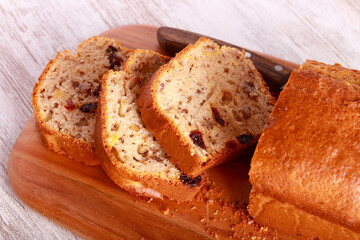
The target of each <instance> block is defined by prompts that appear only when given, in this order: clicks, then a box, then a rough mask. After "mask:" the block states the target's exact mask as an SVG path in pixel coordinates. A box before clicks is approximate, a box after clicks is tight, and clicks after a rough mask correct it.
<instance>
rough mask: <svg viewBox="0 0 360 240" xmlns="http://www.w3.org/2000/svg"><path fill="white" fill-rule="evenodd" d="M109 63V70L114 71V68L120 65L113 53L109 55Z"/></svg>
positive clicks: (119, 60) (118, 59)
mask: <svg viewBox="0 0 360 240" xmlns="http://www.w3.org/2000/svg"><path fill="white" fill-rule="evenodd" d="M109 63H110V67H109V68H110V69H114V68H115V67H116V66H120V65H121V59H120V58H119V57H118V56H116V54H115V53H111V54H110V55H109Z"/></svg>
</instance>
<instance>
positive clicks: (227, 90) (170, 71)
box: [138, 38, 274, 176]
mask: <svg viewBox="0 0 360 240" xmlns="http://www.w3.org/2000/svg"><path fill="white" fill-rule="evenodd" d="M138 103H139V105H140V107H141V114H142V118H143V120H144V123H145V126H146V127H147V128H148V129H150V131H151V132H152V133H153V134H154V136H155V137H156V139H157V140H158V141H159V143H160V144H161V145H162V146H163V148H164V149H165V151H166V153H167V154H168V155H169V156H170V157H171V161H172V162H173V163H174V164H176V165H178V166H179V167H180V169H181V170H182V171H184V172H185V173H186V174H188V175H190V176H197V175H199V174H201V173H203V172H204V171H205V170H206V169H208V168H210V167H211V166H213V165H216V164H219V163H222V162H224V161H227V160H230V159H234V158H235V157H237V156H238V155H239V154H240V153H241V152H242V151H243V150H244V149H246V148H247V147H248V146H249V145H251V144H253V143H255V142H256V141H257V139H258V138H259V136H260V134H261V132H262V130H263V127H264V126H265V124H266V122H267V120H268V117H269V116H270V113H271V110H272V108H273V104H274V99H273V97H272V96H271V95H270V93H269V90H268V87H267V86H266V84H265V82H264V81H263V79H262V77H261V75H260V74H259V72H258V71H257V70H256V69H255V67H254V65H253V63H252V62H251V61H250V60H249V59H248V58H247V57H246V56H245V52H240V51H239V50H238V49H234V48H229V47H225V46H223V47H221V48H219V46H218V45H217V44H215V43H214V42H212V41H210V40H208V39H206V38H201V39H199V40H198V42H197V43H196V44H195V45H189V46H188V47H186V48H185V49H184V50H182V51H181V52H180V53H178V54H177V55H176V57H175V58H174V59H172V60H171V61H170V62H169V63H168V64H167V65H165V66H163V67H162V68H161V69H160V70H159V71H157V72H156V74H155V75H154V76H153V77H152V79H151V80H150V81H148V82H147V84H146V85H145V86H144V87H143V88H142V91H141V94H140V97H139V101H138Z"/></svg>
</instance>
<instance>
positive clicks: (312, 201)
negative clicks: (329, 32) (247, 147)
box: [249, 60, 360, 238]
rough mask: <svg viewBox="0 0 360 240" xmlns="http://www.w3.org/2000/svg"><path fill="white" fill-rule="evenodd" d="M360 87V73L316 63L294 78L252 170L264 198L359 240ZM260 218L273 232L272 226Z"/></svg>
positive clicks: (256, 188)
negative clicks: (356, 235) (327, 222)
mask: <svg viewBox="0 0 360 240" xmlns="http://www.w3.org/2000/svg"><path fill="white" fill-rule="evenodd" d="M359 84H360V71H357V70H351V69H347V68H344V67H342V66H340V65H339V64H335V65H326V64H323V63H319V62H316V61H310V60H309V61H307V62H305V63H304V64H303V65H302V66H301V67H300V69H299V71H293V73H292V75H291V77H290V79H289V82H288V83H287V84H286V86H285V88H284V90H283V91H282V92H281V94H280V96H279V99H278V101H277V103H276V104H275V107H274V110H273V112H272V114H271V116H270V119H269V122H268V124H267V126H266V127H265V129H264V132H263V133H262V135H261V138H260V140H259V143H258V145H257V148H256V150H255V153H254V156H253V159H252V162H251V169H250V181H251V183H252V184H253V186H254V191H255V192H256V193H258V194H262V195H263V196H265V197H270V198H273V199H275V200H276V201H279V202H281V203H287V204H291V205H293V206H294V207H296V208H299V209H300V210H302V211H304V212H306V213H308V214H311V215H314V216H317V217H319V218H321V219H323V220H324V221H329V222H331V223H333V224H337V225H339V226H342V227H344V228H348V229H349V231H353V232H355V233H358V234H359V235H358V238H360V192H359V189H360V171H359V168H360V161H359V158H360V147H359V146H360V145H359V139H360V101H359V100H360V85H359ZM255 206H256V204H251V203H250V208H249V211H250V213H254V212H256V211H259V209H256V207H255ZM253 217H254V218H255V220H257V221H259V222H260V223H261V224H268V225H270V226H271V223H272V220H271V219H270V218H264V217H261V218H258V217H257V216H256V215H254V214H253ZM284 221H286V220H285V219H284ZM283 224H284V226H287V223H286V222H283ZM324 234H325V233H324ZM310 237H311V236H310ZM318 237H319V236H318Z"/></svg>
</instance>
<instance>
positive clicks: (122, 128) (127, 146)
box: [95, 50, 203, 201]
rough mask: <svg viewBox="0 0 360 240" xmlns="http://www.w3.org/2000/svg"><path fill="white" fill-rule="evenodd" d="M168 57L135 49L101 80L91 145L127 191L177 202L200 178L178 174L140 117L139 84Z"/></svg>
mask: <svg viewBox="0 0 360 240" xmlns="http://www.w3.org/2000/svg"><path fill="white" fill-rule="evenodd" d="M168 61H169V58H168V57H165V56H162V55H160V54H158V53H155V52H153V51H150V50H136V51H135V52H134V53H133V54H132V55H131V57H130V58H129V59H128V60H127V62H126V63H125V64H124V66H123V70H122V71H119V72H112V71H111V72H109V73H108V74H106V75H105V76H104V78H103V84H102V90H101V94H100V100H99V108H98V111H99V112H98V115H97V124H96V135H95V147H96V153H97V155H98V156H99V159H100V161H101V165H102V167H103V168H104V170H105V172H106V173H107V174H108V175H109V176H110V178H111V179H112V180H113V181H114V182H115V183H116V184H118V185H119V186H120V187H122V188H124V189H125V190H127V191H128V192H130V193H132V194H135V195H140V196H146V197H152V198H162V197H163V195H165V196H167V197H168V198H170V199H173V200H177V201H188V200H191V199H192V198H193V197H194V195H195V194H196V193H197V191H198V190H199V189H200V187H201V185H202V184H203V181H201V176H198V177H196V178H194V179H191V178H189V177H188V176H186V175H185V174H182V173H181V172H180V171H179V170H178V169H177V168H176V167H175V166H174V165H173V164H172V163H171V162H170V161H169V157H168V156H167V155H166V153H165V152H164V150H163V149H162V147H161V146H160V144H159V143H158V142H157V141H156V139H155V138H154V136H153V135H152V134H151V132H150V131H149V130H147V129H146V128H145V127H144V125H143V122H142V120H141V117H140V111H139V107H138V105H137V96H138V95H139V93H140V86H141V85H142V84H143V83H144V81H146V79H148V78H149V77H150V76H151V75H152V74H153V73H154V72H155V71H156V70H157V69H158V68H159V67H160V66H161V65H163V64H165V63H166V62H168Z"/></svg>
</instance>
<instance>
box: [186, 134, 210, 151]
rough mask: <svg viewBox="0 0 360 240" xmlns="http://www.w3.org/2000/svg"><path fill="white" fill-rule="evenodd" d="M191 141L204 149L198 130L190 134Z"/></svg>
mask: <svg viewBox="0 0 360 240" xmlns="http://www.w3.org/2000/svg"><path fill="white" fill-rule="evenodd" d="M189 136H190V137H191V139H192V140H193V142H194V143H195V144H196V145H198V146H199V147H201V148H203V149H206V146H205V143H204V140H203V138H202V134H201V132H200V131H199V130H193V131H191V132H190V135H189Z"/></svg>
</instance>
